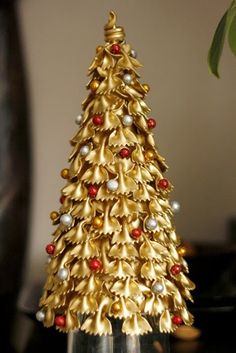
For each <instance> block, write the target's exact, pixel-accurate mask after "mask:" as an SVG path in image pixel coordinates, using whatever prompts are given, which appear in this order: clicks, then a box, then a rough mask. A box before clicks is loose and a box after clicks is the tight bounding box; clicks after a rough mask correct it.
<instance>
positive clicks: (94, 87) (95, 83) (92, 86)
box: [89, 80, 100, 92]
mask: <svg viewBox="0 0 236 353" xmlns="http://www.w3.org/2000/svg"><path fill="white" fill-rule="evenodd" d="M99 85H100V82H99V81H98V80H93V81H91V82H90V85H89V88H90V89H91V91H92V92H95V91H96V90H97V89H98V87H99Z"/></svg>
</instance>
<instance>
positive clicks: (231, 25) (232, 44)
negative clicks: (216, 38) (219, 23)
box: [228, 6, 236, 55]
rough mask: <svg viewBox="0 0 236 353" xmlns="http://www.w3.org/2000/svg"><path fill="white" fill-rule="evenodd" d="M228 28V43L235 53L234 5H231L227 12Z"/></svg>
mask: <svg viewBox="0 0 236 353" xmlns="http://www.w3.org/2000/svg"><path fill="white" fill-rule="evenodd" d="M228 18H229V29H228V43H229V47H230V49H231V50H232V52H233V53H234V55H236V6H234V7H232V8H231V9H230V12H229V16H228Z"/></svg>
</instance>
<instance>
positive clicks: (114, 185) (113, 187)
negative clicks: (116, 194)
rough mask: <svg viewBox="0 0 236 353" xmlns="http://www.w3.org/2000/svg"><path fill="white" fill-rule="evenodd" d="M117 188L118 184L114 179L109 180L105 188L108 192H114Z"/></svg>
mask: <svg viewBox="0 0 236 353" xmlns="http://www.w3.org/2000/svg"><path fill="white" fill-rule="evenodd" d="M118 187H119V183H118V181H117V180H115V179H111V180H109V181H108V182H107V188H108V190H109V191H116V190H117V189H118Z"/></svg>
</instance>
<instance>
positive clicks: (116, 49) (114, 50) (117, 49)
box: [111, 43, 121, 54]
mask: <svg viewBox="0 0 236 353" xmlns="http://www.w3.org/2000/svg"><path fill="white" fill-rule="evenodd" d="M120 50H121V48H120V45H119V44H117V43H115V44H112V46H111V52H112V54H119V53H120Z"/></svg>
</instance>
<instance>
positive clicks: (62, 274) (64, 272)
mask: <svg viewBox="0 0 236 353" xmlns="http://www.w3.org/2000/svg"><path fill="white" fill-rule="evenodd" d="M68 274H69V271H68V270H67V268H65V267H62V268H60V270H59V271H58V272H57V277H58V278H59V279H60V280H61V281H64V280H65V279H67V277H68Z"/></svg>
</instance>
